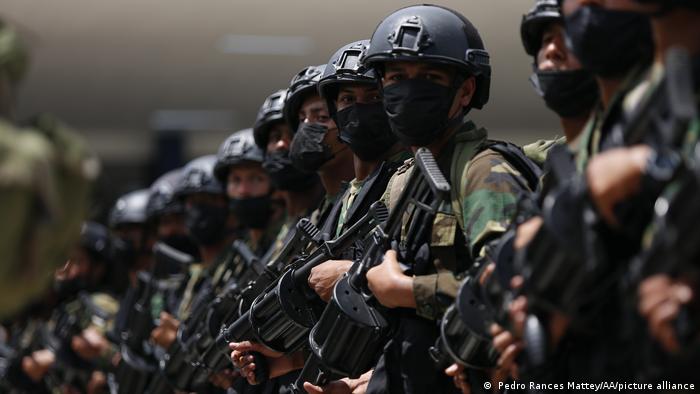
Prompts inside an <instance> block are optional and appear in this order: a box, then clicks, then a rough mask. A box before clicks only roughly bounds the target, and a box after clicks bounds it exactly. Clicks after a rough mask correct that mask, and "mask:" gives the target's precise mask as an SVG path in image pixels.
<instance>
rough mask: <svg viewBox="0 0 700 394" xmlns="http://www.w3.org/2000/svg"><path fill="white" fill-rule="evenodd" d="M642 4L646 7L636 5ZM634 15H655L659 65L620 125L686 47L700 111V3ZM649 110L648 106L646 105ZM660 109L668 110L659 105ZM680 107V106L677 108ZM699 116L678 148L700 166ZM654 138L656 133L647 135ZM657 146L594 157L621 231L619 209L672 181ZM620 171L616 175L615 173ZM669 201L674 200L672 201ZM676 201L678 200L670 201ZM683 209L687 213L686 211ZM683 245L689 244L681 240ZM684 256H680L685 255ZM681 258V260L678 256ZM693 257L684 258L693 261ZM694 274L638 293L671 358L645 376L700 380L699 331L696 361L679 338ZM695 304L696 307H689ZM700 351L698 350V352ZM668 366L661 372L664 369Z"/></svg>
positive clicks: (662, 277) (604, 201)
mask: <svg viewBox="0 0 700 394" xmlns="http://www.w3.org/2000/svg"><path fill="white" fill-rule="evenodd" d="M635 3H640V4H635ZM629 7H630V9H631V10H633V11H636V12H639V13H642V14H646V15H651V18H652V30H653V33H654V37H655V40H656V41H655V44H656V46H655V56H654V64H653V66H652V67H651V68H650V70H649V71H648V73H647V75H645V77H644V79H643V80H642V82H641V83H640V84H639V85H638V86H637V87H636V88H635V89H634V90H633V91H632V93H630V94H629V95H628V97H626V98H625V101H624V104H623V107H624V108H625V109H627V110H626V111H624V112H623V116H621V119H620V120H619V121H618V123H620V124H625V122H630V121H631V120H629V119H627V117H629V116H632V114H633V113H634V112H633V111H635V110H636V108H640V107H643V106H645V104H646V102H647V101H648V100H650V99H649V98H650V97H654V96H656V95H660V94H663V93H658V92H659V91H662V89H665V86H664V85H663V84H662V83H661V82H662V81H663V78H666V77H669V71H668V70H667V68H666V65H665V64H664V60H665V58H666V55H667V53H669V52H670V51H671V50H672V49H678V48H682V49H683V50H685V51H687V53H688V55H689V56H690V57H691V60H692V70H691V73H692V78H693V81H694V86H692V87H691V89H692V91H693V92H694V95H695V98H696V100H695V107H696V108H700V104H698V103H700V101H698V99H697V98H698V97H700V96H699V95H698V94H699V92H700V83H698V81H700V67H699V66H698V64H700V62H699V61H698V59H699V58H700V56H699V55H700V47H698V43H697V40H696V39H694V37H697V35H698V24H697V23H698V20H699V19H700V7H699V6H698V4H697V3H696V2H691V1H674V2H659V1H636V2H634V1H632V2H630V4H629ZM646 105H648V104H646ZM657 105H659V106H660V105H663V103H658V104H657ZM674 105H678V104H677V103H675V104H674ZM698 125H699V123H698V120H697V112H696V118H695V119H694V120H692V121H691V123H690V124H689V126H688V130H687V131H686V130H680V131H681V132H682V133H684V135H685V137H684V138H683V143H682V144H681V145H680V147H676V149H678V150H679V151H680V152H681V154H683V155H684V156H686V160H689V161H690V162H691V163H692V162H694V161H695V159H694V158H693V156H694V154H693V153H692V151H693V149H694V148H695V146H696V143H697V138H698V133H699V131H700V127H699V126H698ZM646 132H647V134H651V133H652V132H653V130H648V131H646ZM653 150H659V148H658V147H654V146H653V145H647V144H644V145H638V146H632V147H625V148H618V149H612V150H609V151H606V152H603V153H601V154H600V155H598V156H596V157H594V158H593V159H592V160H591V161H590V164H589V166H588V168H587V178H588V179H589V182H590V183H591V189H592V190H591V192H592V193H591V194H592V198H593V200H594V202H595V203H596V205H597V207H598V208H599V209H600V210H601V212H604V213H606V215H605V217H606V219H607V220H608V221H609V223H616V224H617V225H619V226H623V225H625V222H624V219H625V218H620V217H618V216H617V215H616V214H615V211H614V209H613V208H614V207H615V206H617V205H618V204H620V203H622V202H623V201H626V200H630V199H633V198H635V196H638V195H641V194H644V193H645V192H648V190H647V188H645V187H644V185H648V184H650V183H654V182H667V181H668V180H667V179H664V178H662V179H654V174H662V173H663V172H661V171H659V170H660V169H665V171H666V172H668V171H669V166H668V164H664V162H668V160H663V159H662V158H663V148H661V149H660V150H661V153H659V152H654V151H653ZM613 167H614V168H615V170H616V171H610V168H613ZM676 184H677V183H674V185H673V186H670V187H669V188H668V189H669V191H666V192H664V193H663V195H664V196H665V198H669V196H672V195H673V193H672V192H670V190H673V189H674V188H675V187H676ZM667 201H668V200H667ZM670 201H673V200H670ZM681 209H683V208H681ZM668 232H669V230H666V231H664V232H663V233H660V232H658V231H656V230H655V229H654V228H651V229H650V230H648V235H647V236H646V237H645V238H646V239H647V240H651V241H648V242H645V244H643V245H642V246H643V248H645V249H649V248H650V247H651V245H653V244H654V243H655V242H654V241H655V238H663V237H664V236H666V234H667V233H668ZM681 242H684V243H685V242H686V241H685V240H684V241H681ZM679 253H680V251H679ZM675 258H676V259H678V258H679V257H675ZM687 258H688V256H683V257H680V259H687ZM693 271H694V270H693V269H689V268H688V267H685V268H681V269H680V272H678V269H677V270H676V272H672V273H655V274H654V275H652V276H650V277H648V278H646V279H644V280H643V281H642V282H641V283H640V284H639V286H638V289H635V290H636V291H637V292H638V298H639V299H638V301H637V302H638V305H637V307H638V309H639V313H640V314H641V315H642V316H643V317H644V318H645V319H646V320H647V324H648V332H642V334H641V335H642V336H643V337H644V338H647V337H648V336H651V338H652V340H653V341H654V342H655V343H657V344H659V345H661V348H663V349H664V351H665V354H663V352H662V353H654V356H653V361H652V362H648V365H643V367H642V368H644V370H643V371H642V373H644V374H648V373H649V372H650V371H654V370H656V372H657V373H661V374H662V375H663V379H671V380H682V381H692V380H695V381H696V380H697V376H695V374H694V372H693V369H692V368H688V366H689V365H692V364H693V360H697V349H696V347H693V346H688V344H692V343H693V340H694V338H697V327H692V328H690V329H689V332H688V333H686V336H687V337H688V338H687V339H686V341H687V344H686V346H683V347H684V348H685V349H686V352H687V351H691V353H690V354H691V356H688V355H687V354H686V355H684V356H680V354H682V352H681V345H680V339H679V336H678V330H677V327H678V326H679V323H676V322H677V321H678V320H680V319H679V315H681V314H682V313H681V310H683V309H684V308H686V309H688V308H689V309H691V310H692V309H693V308H694V307H693V305H696V304H697V296H696V294H697V284H695V283H694V281H693V279H692V278H693V277H694V276H695V274H694V273H693ZM688 305H690V307H689V306H688ZM693 349H695V350H693ZM661 365H662V366H663V367H662V368H659V366H661ZM647 378H648V379H650V380H652V381H656V380H658V379H661V378H660V377H658V376H655V375H653V374H652V375H651V377H647Z"/></svg>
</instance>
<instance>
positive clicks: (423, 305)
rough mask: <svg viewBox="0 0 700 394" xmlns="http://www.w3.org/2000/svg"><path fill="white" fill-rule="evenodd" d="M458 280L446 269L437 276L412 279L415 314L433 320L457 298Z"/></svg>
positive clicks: (420, 276)
mask: <svg viewBox="0 0 700 394" xmlns="http://www.w3.org/2000/svg"><path fill="white" fill-rule="evenodd" d="M459 283H460V280H459V279H458V278H457V277H456V276H455V274H454V273H453V272H452V271H450V270H447V269H444V270H438V273H437V274H432V275H418V276H414V277H413V297H414V298H415V300H416V314H417V315H418V316H421V317H424V318H426V319H431V320H435V319H437V318H438V317H440V316H442V314H443V313H444V312H445V309H446V308H447V307H448V306H449V305H450V304H451V303H452V300H454V299H455V297H457V290H459Z"/></svg>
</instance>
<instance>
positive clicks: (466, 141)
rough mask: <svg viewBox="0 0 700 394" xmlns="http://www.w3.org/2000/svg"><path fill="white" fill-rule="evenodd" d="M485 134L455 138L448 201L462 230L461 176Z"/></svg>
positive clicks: (483, 139) (463, 135) (461, 135)
mask: <svg viewBox="0 0 700 394" xmlns="http://www.w3.org/2000/svg"><path fill="white" fill-rule="evenodd" d="M485 138H486V134H485V133H484V134H483V137H480V138H473V136H471V135H469V134H458V135H457V136H456V141H455V148H454V153H453V154H452V163H451V164H450V185H451V186H452V187H451V188H450V199H451V200H452V210H453V212H454V214H455V216H456V217H457V223H459V226H460V228H461V229H462V230H464V217H463V212H462V202H461V201H460V193H461V192H462V190H463V186H464V185H462V181H463V180H464V177H463V176H462V174H464V173H465V172H466V167H468V166H469V162H470V161H471V159H472V158H473V157H474V156H475V155H476V154H477V153H479V151H480V146H481V145H482V143H483V142H484V141H485Z"/></svg>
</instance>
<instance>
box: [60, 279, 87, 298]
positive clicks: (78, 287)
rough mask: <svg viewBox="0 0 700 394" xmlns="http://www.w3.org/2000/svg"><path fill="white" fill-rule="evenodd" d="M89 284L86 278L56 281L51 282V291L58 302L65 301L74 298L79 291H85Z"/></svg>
mask: <svg viewBox="0 0 700 394" xmlns="http://www.w3.org/2000/svg"><path fill="white" fill-rule="evenodd" d="M89 288H90V282H89V281H88V279H87V278H85V277H81V276H78V277H76V278H73V279H65V280H57V281H55V282H53V291H54V294H56V297H57V298H58V299H59V300H67V299H69V298H73V297H75V296H76V295H77V294H78V293H79V292H81V291H87V290H88V289H89Z"/></svg>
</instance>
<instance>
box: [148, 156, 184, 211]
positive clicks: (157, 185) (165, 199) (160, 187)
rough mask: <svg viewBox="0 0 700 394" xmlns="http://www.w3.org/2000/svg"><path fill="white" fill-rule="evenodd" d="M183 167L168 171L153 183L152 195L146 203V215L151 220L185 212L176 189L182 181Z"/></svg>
mask: <svg viewBox="0 0 700 394" xmlns="http://www.w3.org/2000/svg"><path fill="white" fill-rule="evenodd" d="M182 175H183V174H182V168H177V169H175V170H172V171H169V172H166V173H165V174H163V175H161V176H160V178H158V179H156V181H155V182H153V184H152V185H151V188H150V191H151V195H150V196H149V198H148V204H147V205H146V216H147V217H148V219H149V220H153V219H156V218H158V217H160V216H163V215H167V214H171V213H172V214H178V213H183V212H184V210H185V208H184V206H183V205H182V201H180V200H178V199H177V198H175V191H176V190H177V187H178V185H179V184H180V182H182Z"/></svg>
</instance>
